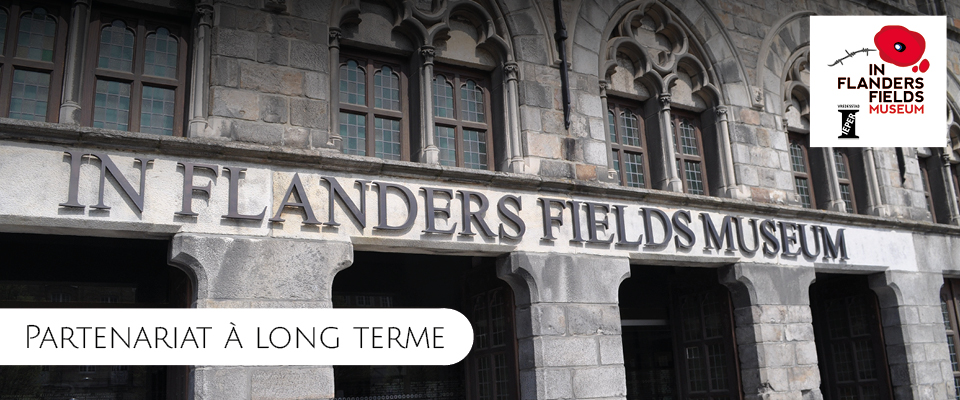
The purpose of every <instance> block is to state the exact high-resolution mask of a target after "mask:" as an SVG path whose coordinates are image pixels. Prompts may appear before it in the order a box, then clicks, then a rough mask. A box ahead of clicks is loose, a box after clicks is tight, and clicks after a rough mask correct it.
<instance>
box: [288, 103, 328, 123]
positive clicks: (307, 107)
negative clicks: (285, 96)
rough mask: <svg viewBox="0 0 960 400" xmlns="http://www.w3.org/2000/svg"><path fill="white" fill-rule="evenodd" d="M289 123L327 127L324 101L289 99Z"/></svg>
mask: <svg viewBox="0 0 960 400" xmlns="http://www.w3.org/2000/svg"><path fill="white" fill-rule="evenodd" d="M290 110H291V112H290V124H292V125H296V126H303V127H307V128H325V127H327V124H328V122H327V103H326V102H325V101H317V100H308V99H293V100H291V101H290Z"/></svg>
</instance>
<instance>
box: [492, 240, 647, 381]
mask: <svg viewBox="0 0 960 400" xmlns="http://www.w3.org/2000/svg"><path fill="white" fill-rule="evenodd" d="M497 275H498V276H499V277H500V278H501V279H504V280H506V281H507V282H508V283H509V284H510V287H511V288H513V291H514V294H515V297H516V304H517V311H516V313H517V315H516V321H517V340H518V344H519V352H518V353H519V367H520V398H521V399H524V400H533V399H541V400H543V399H586V398H604V399H624V398H625V397H626V394H627V387H626V375H625V372H624V368H623V342H622V340H621V337H620V308H619V306H618V305H617V302H618V292H619V290H618V289H619V287H620V283H621V282H623V280H624V279H626V278H627V277H628V276H629V275H630V263H629V260H627V259H626V258H614V257H601V256H587V255H564V254H540V253H512V254H509V255H506V256H502V257H501V258H500V259H499V260H498V262H497Z"/></svg>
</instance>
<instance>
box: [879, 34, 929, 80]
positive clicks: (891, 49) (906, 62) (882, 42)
mask: <svg viewBox="0 0 960 400" xmlns="http://www.w3.org/2000/svg"><path fill="white" fill-rule="evenodd" d="M873 43H874V44H876V45H877V50H879V51H880V58H882V59H883V61H886V62H888V63H891V64H894V65H897V66H900V67H907V66H910V65H913V64H916V63H917V61H920V58H921V57H923V52H924V50H926V48H927V42H926V41H925V40H923V35H921V34H919V33H917V32H914V31H911V30H909V29H907V28H904V27H902V26H899V25H887V26H885V27H883V28H882V29H880V32H877V34H876V36H874V37H873ZM922 67H923V66H922V65H921V69H922V70H924V72H925V70H926V68H922Z"/></svg>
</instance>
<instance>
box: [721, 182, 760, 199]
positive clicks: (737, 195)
mask: <svg viewBox="0 0 960 400" xmlns="http://www.w3.org/2000/svg"><path fill="white" fill-rule="evenodd" d="M720 195H721V196H723V197H726V198H728V199H736V200H751V199H753V194H751V193H750V188H749V187H747V186H744V185H734V186H725V187H723V188H720Z"/></svg>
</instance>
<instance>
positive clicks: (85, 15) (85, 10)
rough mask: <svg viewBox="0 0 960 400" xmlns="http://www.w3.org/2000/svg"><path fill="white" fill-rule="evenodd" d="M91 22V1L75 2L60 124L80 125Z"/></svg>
mask: <svg viewBox="0 0 960 400" xmlns="http://www.w3.org/2000/svg"><path fill="white" fill-rule="evenodd" d="M89 21H90V0H74V1H73V7H71V9H70V25H69V26H70V31H69V32H68V33H67V58H66V60H65V61H64V68H63V94H62V95H61V97H60V119H59V121H60V123H61V124H74V125H79V124H80V96H81V93H82V92H81V87H80V85H81V82H82V81H83V59H84V50H86V48H87V31H88V30H89Z"/></svg>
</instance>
